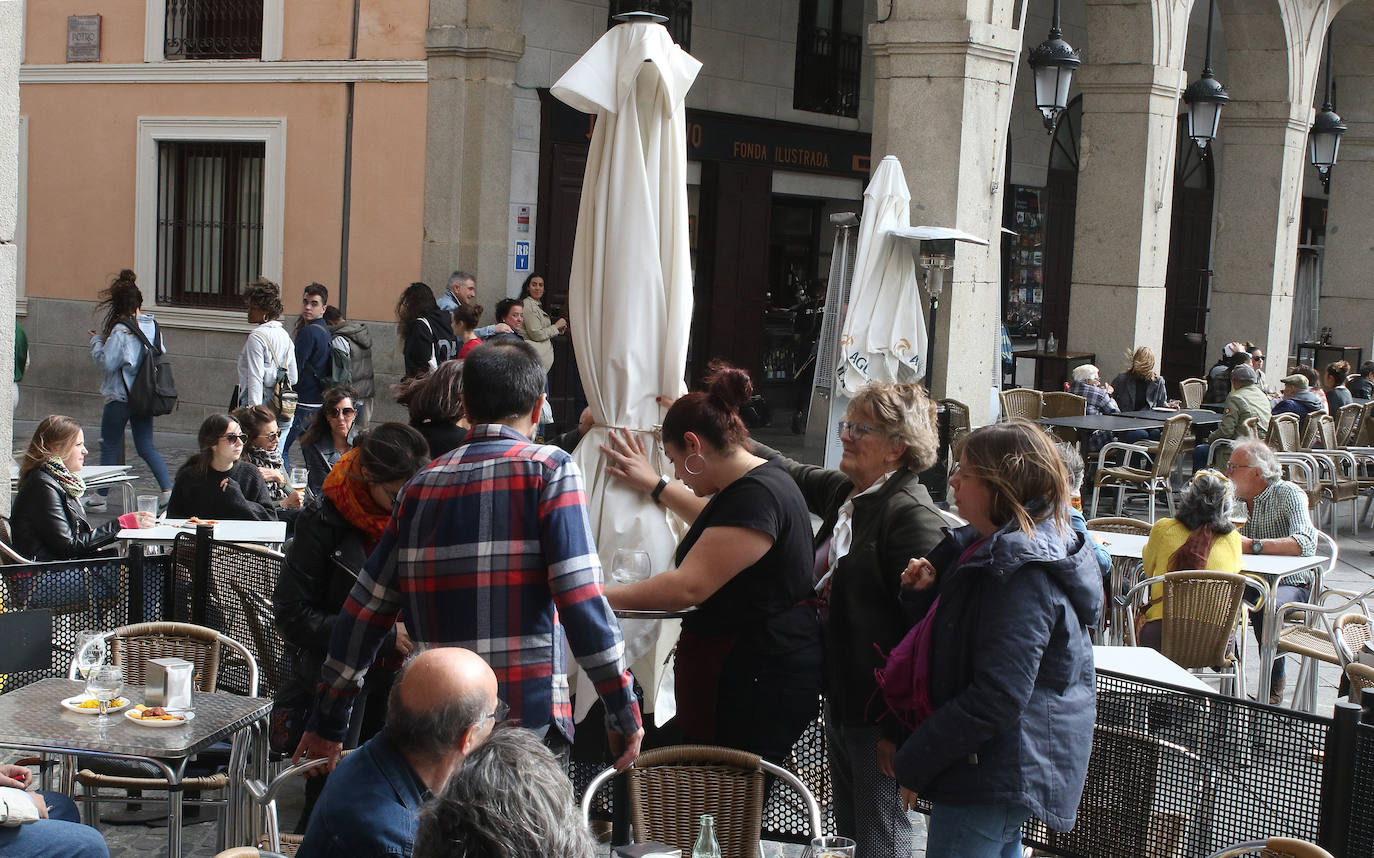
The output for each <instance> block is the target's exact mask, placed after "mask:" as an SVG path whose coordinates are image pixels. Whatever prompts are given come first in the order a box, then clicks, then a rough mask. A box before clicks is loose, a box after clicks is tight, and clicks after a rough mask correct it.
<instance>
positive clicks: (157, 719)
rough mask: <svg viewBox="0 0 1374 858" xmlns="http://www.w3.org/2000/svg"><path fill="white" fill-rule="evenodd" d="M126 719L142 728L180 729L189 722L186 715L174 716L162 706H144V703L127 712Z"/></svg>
mask: <svg viewBox="0 0 1374 858" xmlns="http://www.w3.org/2000/svg"><path fill="white" fill-rule="evenodd" d="M124 717H125V718H128V719H129V720H130V721H132V722H134V723H135V724H138V725H139V726H141V727H180V726H181V725H182V724H185V723H186V722H187V720H189V719H188V718H187V717H186V716H185V715H174V714H172V713H171V712H168V711H167V710H166V709H163V708H162V707H161V706H144V705H143V704H142V703H140V704H138V705H137V706H135V707H133V708H132V709H130V710H128V711H127V712H125V713H124Z"/></svg>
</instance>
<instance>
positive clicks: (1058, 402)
mask: <svg viewBox="0 0 1374 858" xmlns="http://www.w3.org/2000/svg"><path fill="white" fill-rule="evenodd" d="M1041 398H1042V399H1043V400H1044V402H1045V405H1044V408H1043V409H1042V410H1043V412H1044V416H1045V417H1082V416H1083V415H1084V414H1087V413H1088V400H1086V399H1084V398H1083V397H1081V396H1079V395H1077V394H1074V393H1061V392H1055V391H1051V392H1049V393H1043V394H1041ZM1050 432H1051V433H1053V434H1054V436H1055V437H1056V438H1058V439H1059V440H1060V441H1063V442H1064V443H1065V444H1077V443H1078V433H1077V432H1076V431H1075V430H1073V429H1070V428H1068V427H1067V426H1051V427H1050Z"/></svg>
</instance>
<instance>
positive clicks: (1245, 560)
mask: <svg viewBox="0 0 1374 858" xmlns="http://www.w3.org/2000/svg"><path fill="white" fill-rule="evenodd" d="M1088 534H1089V535H1090V536H1092V538H1093V539H1095V540H1097V544H1098V545H1101V546H1102V547H1103V548H1105V549H1107V553H1108V554H1110V555H1112V557H1114V558H1115V557H1121V558H1131V559H1135V560H1139V559H1141V557H1142V556H1144V551H1145V543H1146V542H1147V541H1148V537H1145V536H1140V535H1138V534H1134V533H1110V532H1107V531H1101V530H1090V531H1088ZM1330 560H1331V558H1330V557H1324V556H1322V555H1320V554H1318V555H1314V556H1311V557H1288V556H1284V555H1279V554H1242V555H1241V559H1240V564H1241V565H1240V571H1241V572H1244V573H1247V574H1250V575H1257V576H1259V577H1260V578H1261V579H1262V580H1263V581H1264V582H1265V584H1267V585H1268V587H1269V592H1268V593H1265V594H1264V595H1265V598H1264V608H1263V610H1264V627H1265V628H1266V629H1267V628H1270V627H1271V623H1273V621H1274V617H1275V616H1276V614H1277V613H1278V606H1277V605H1276V604H1274V600H1273V599H1271V598H1269V596H1270V594H1272V593H1273V592H1274V590H1275V588H1277V587H1278V584H1279V581H1281V580H1283V578H1284V577H1285V576H1288V575H1291V574H1293V573H1294V572H1301V571H1302V570H1304V569H1310V568H1312V567H1314V566H1321V565H1324V564H1326V563H1328V562H1330ZM1122 584H1123V582H1122V581H1121V578H1120V573H1119V571H1118V569H1117V564H1115V563H1113V564H1112V584H1111V586H1112V592H1111V593H1110V594H1108V599H1109V600H1110V601H1109V604H1110V605H1111V611H1112V625H1113V626H1114V627H1115V629H1116V631H1114V632H1113V633H1112V640H1113V641H1116V642H1119V641H1120V640H1121V628H1122V625H1121V624H1122V623H1124V622H1125V615H1126V612H1125V610H1124V609H1123V608H1121V607H1120V606H1118V605H1117V604H1116V602H1115V600H1114V599H1112V596H1114V595H1115V594H1117V593H1120V592H1122V590H1123V589H1124V588H1123V587H1122ZM1277 638H1278V636H1277V635H1269V636H1268V637H1266V639H1265V641H1264V644H1263V645H1262V646H1261V647H1260V663H1259V667H1260V674H1259V693H1258V695H1257V697H1256V699H1257V700H1268V699H1269V678H1270V677H1269V674H1270V671H1271V670H1272V669H1273V666H1274V659H1275V658H1276V657H1277V655H1278V640H1277Z"/></svg>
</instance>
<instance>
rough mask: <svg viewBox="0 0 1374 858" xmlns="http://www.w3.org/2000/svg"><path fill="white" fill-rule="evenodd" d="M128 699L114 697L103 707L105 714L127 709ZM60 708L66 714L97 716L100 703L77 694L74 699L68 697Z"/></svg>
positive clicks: (87, 696) (89, 696) (92, 698)
mask: <svg viewBox="0 0 1374 858" xmlns="http://www.w3.org/2000/svg"><path fill="white" fill-rule="evenodd" d="M129 703H130V701H129V698H127V697H116V698H115V699H114V700H111V701H110V702H109V703H108V704H107V705H106V706H105V714H106V715H109V714H112V713H114V712H118V711H120V710H121V709H127V708H128V706H129ZM62 708H63V709H66V710H67V711H68V712H75V713H76V714H78V715H99V714H100V701H99V700H96V699H95V698H94V697H92V696H91V695H89V694H78V695H76V696H75V697H68V698H67V699H66V700H63V701H62Z"/></svg>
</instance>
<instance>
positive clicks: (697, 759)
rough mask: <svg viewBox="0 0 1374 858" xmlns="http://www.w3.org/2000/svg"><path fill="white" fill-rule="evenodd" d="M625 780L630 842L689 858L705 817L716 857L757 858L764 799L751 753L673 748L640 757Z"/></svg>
mask: <svg viewBox="0 0 1374 858" xmlns="http://www.w3.org/2000/svg"><path fill="white" fill-rule="evenodd" d="M626 776H627V786H628V788H629V794H630V821H631V823H632V824H633V825H634V832H635V839H636V840H638V841H640V842H643V841H646V840H657V841H659V842H660V843H667V844H668V845H669V846H673V847H676V848H678V849H681V850H682V854H684V855H689V854H691V851H692V845H693V844H694V843H695V842H696V839H697V827H698V823H699V821H700V819H701V816H702V814H711V815H712V816H714V817H715V819H716V839H717V840H718V841H719V842H720V848H721V854H723V855H731V856H741V858H757V856H758V847H759V830H760V828H761V827H762V824H763V799H764V791H763V783H764V777H763V769H762V768H761V767H760V765H759V757H758V755H757V754H750V753H748V752H746V751H739V750H735V749H733V748H718V747H712V746H705V745H676V746H673V747H669V748H660V749H658V750H654V751H647V752H645V753H643V754H641V755H640V756H639V759H637V760H635V763H634V765H633V766H632V767H631V768H630V769H629V771H628V772H626Z"/></svg>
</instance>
